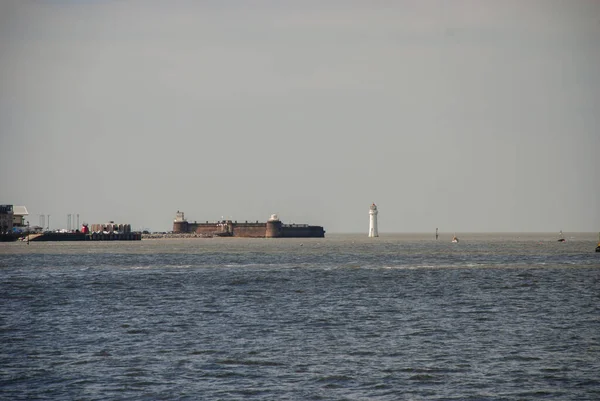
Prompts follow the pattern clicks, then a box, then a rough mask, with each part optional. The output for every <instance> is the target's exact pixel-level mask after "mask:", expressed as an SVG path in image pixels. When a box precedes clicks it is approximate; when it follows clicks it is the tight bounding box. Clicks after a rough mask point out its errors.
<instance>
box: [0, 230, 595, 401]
mask: <svg viewBox="0 0 600 401" xmlns="http://www.w3.org/2000/svg"><path fill="white" fill-rule="evenodd" d="M461 239H462V241H461V243H459V244H450V243H449V241H448V240H447V239H445V238H443V240H440V241H438V242H435V241H432V240H430V239H429V238H425V237H419V236H408V235H403V236H388V237H381V238H378V239H374V240H369V239H366V238H363V236H331V237H329V238H326V239H311V240H306V239H305V240H297V239H294V240H292V239H289V240H249V239H246V240H244V239H232V238H230V239H195V240H154V241H152V240H149V241H141V242H121V243H116V242H113V243H44V244H42V243H32V244H30V245H29V246H27V245H26V244H23V243H15V244H0V304H1V311H0V351H1V354H0V398H1V399H3V400H25V399H28V400H29V399H36V400H117V399H124V400H125V399H126V400H206V399H211V400H218V399H221V400H242V399H243V400H532V399H543V400H599V399H600V254H596V253H594V248H595V246H596V243H595V241H594V239H595V237H594V235H583V234H582V235H577V236H575V237H573V238H570V239H569V240H568V241H567V242H566V243H562V244H561V243H556V241H555V238H554V237H553V236H552V235H550V236H548V235H546V236H544V235H539V236H535V235H530V236H521V237H519V236H510V235H496V236H494V235H478V236H471V237H470V238H469V237H465V238H462V237H461Z"/></svg>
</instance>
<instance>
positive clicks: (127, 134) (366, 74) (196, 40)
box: [0, 0, 600, 235]
mask: <svg viewBox="0 0 600 401" xmlns="http://www.w3.org/2000/svg"><path fill="white" fill-rule="evenodd" d="M599 155H600V2H599V1H596V0H589V1H563V0H556V1H552V0H539V1H535V0H528V1H522V0H515V1H504V0H503V1H496V0H488V1H484V0H481V1H479V0H474V1H464V0H456V1H446V0H443V1H442V0H440V1H422V0H414V1H366V0H365V1H306V0H302V1H280V0H273V1H229V2H224V1H220V0H218V1H217V0H215V1H192V0H190V1H147V0H140V1H133V0H132V1H129V0H121V1H117V0H114V1H102V0H95V1H94V0H81V1H75V0H57V1H52V0H46V1H43V0H29V1H28V0H14V1H12V0H8V1H6V0H3V1H0V185H1V187H0V203H13V204H18V205H26V206H27V207H28V209H29V212H30V214H31V215H30V221H31V223H33V224H35V223H37V222H38V220H39V219H38V215H39V214H50V215H51V216H52V217H51V224H52V226H53V227H55V228H56V227H59V226H61V227H66V224H67V216H66V215H67V214H68V213H79V214H80V219H81V221H86V222H88V223H98V222H105V221H108V220H115V221H118V222H129V223H131V224H132V225H133V226H134V227H135V228H139V227H141V226H143V227H148V228H150V229H152V230H169V229H171V227H172V221H173V218H174V216H175V212H176V211H177V210H183V211H185V213H186V217H187V218H188V219H189V220H192V221H193V220H198V221H205V220H215V219H219V218H220V217H221V216H225V217H230V218H232V219H234V220H238V221H244V220H261V221H264V220H266V219H267V218H268V217H269V215H270V214H271V213H278V214H279V215H280V217H281V218H282V220H284V221H285V222H296V223H310V224H319V225H323V226H324V227H325V229H326V230H327V232H329V233H333V232H364V233H365V235H366V233H367V231H368V224H369V216H368V209H369V205H370V204H371V202H376V203H377V205H378V206H379V228H380V231H381V232H383V233H385V232H426V231H431V232H433V231H435V228H436V227H439V228H440V231H442V232H466V231H556V232H558V230H560V229H562V230H564V231H600V156H599Z"/></svg>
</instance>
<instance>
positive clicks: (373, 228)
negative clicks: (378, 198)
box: [369, 203, 379, 237]
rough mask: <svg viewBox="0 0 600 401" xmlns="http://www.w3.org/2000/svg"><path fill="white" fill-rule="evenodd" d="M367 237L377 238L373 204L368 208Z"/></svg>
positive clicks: (375, 215)
mask: <svg viewBox="0 0 600 401" xmlns="http://www.w3.org/2000/svg"><path fill="white" fill-rule="evenodd" d="M369 237H379V233H378V232H377V206H376V205H375V203H373V204H372V205H371V207H370V208H369Z"/></svg>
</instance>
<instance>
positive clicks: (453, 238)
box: [452, 234, 458, 244]
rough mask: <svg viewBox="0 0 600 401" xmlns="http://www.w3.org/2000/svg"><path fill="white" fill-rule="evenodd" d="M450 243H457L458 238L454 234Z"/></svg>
mask: <svg viewBox="0 0 600 401" xmlns="http://www.w3.org/2000/svg"><path fill="white" fill-rule="evenodd" d="M452 242H453V243H455V244H456V243H458V237H457V236H456V234H454V237H452Z"/></svg>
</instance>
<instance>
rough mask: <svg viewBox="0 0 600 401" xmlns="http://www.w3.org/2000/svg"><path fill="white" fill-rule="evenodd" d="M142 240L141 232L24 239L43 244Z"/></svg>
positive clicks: (67, 234)
mask: <svg viewBox="0 0 600 401" xmlns="http://www.w3.org/2000/svg"><path fill="white" fill-rule="evenodd" d="M141 239H142V234H141V233H139V232H128V233H115V232H111V233H87V234H86V233H80V232H74V233H54V232H48V233H42V234H32V235H30V236H29V238H28V237H24V238H23V240H24V241H27V240H29V241H31V242H43V241H139V240H141Z"/></svg>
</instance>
